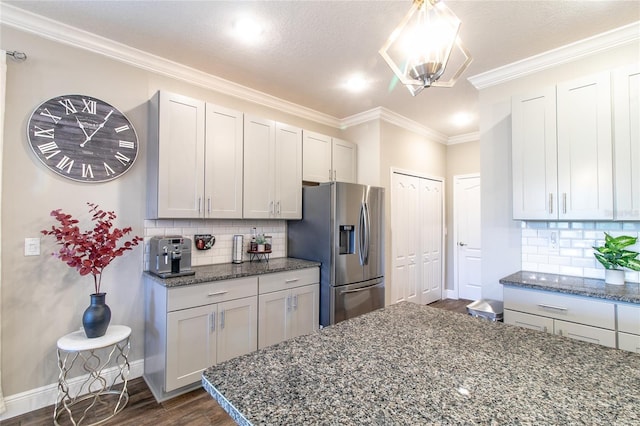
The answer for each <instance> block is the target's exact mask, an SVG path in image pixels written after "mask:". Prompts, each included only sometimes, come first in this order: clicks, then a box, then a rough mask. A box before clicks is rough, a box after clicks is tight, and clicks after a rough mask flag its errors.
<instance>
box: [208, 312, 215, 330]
mask: <svg viewBox="0 0 640 426" xmlns="http://www.w3.org/2000/svg"><path fill="white" fill-rule="evenodd" d="M209 328H210V329H211V333H213V332H214V331H216V313H215V312H211V315H210V316H209Z"/></svg>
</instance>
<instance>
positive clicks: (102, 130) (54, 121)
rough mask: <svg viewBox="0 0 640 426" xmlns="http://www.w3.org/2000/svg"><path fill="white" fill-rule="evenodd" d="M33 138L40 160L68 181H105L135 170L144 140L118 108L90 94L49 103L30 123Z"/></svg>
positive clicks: (60, 98)
mask: <svg viewBox="0 0 640 426" xmlns="http://www.w3.org/2000/svg"><path fill="white" fill-rule="evenodd" d="M27 134H28V137H29V144H30V146H31V149H32V150H33V152H34V153H35V154H36V156H37V157H38V159H40V161H41V162H42V163H43V164H44V165H45V166H47V167H48V168H49V169H51V170H53V171H54V172H55V173H57V174H59V175H60V176H64V177H65V178H68V179H72V180H75V181H79V182H105V181H109V180H112V179H115V178H117V177H119V176H121V175H122V174H123V173H125V172H126V171H127V170H129V169H130V168H131V166H132V165H133V163H134V161H135V159H136V157H137V156H138V136H137V135H136V131H135V129H134V128H133V125H132V124H131V122H130V121H129V120H128V119H127V117H125V116H124V114H123V113H121V112H120V111H119V110H118V109H117V108H115V107H113V106H111V105H109V104H108V103H106V102H104V101H101V100H100V99H96V98H92V97H90V96H84V95H64V96H58V97H56V98H52V99H49V100H48V101H46V102H44V103H42V104H41V105H40V106H38V107H37V108H36V110H35V111H34V112H33V114H31V118H30V119H29V124H28V129H27Z"/></svg>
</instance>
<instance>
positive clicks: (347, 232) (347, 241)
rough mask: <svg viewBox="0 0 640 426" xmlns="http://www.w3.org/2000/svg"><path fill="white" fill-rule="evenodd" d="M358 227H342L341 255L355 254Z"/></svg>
mask: <svg viewBox="0 0 640 426" xmlns="http://www.w3.org/2000/svg"><path fill="white" fill-rule="evenodd" d="M355 228H356V227H355V226H353V225H340V227H339V230H340V232H339V234H340V237H339V238H340V251H339V254H354V253H355V252H356V250H355V241H356V235H355V234H356V233H355V230H356V229H355Z"/></svg>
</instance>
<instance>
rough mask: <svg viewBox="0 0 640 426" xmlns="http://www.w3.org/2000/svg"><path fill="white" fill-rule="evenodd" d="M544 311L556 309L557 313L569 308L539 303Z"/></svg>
mask: <svg viewBox="0 0 640 426" xmlns="http://www.w3.org/2000/svg"><path fill="white" fill-rule="evenodd" d="M538 306H540V307H541V308H542V309H555V310H556V311H563V312H564V311H567V310H568V309H567V308H563V307H561V306H553V305H545V304H544V303H538Z"/></svg>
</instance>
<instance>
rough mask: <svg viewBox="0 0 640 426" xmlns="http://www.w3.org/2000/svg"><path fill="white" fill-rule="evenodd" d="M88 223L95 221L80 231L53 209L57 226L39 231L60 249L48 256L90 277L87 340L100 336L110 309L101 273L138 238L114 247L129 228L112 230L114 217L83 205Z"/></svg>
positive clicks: (85, 321) (84, 321) (84, 319)
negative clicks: (87, 216) (51, 238)
mask: <svg viewBox="0 0 640 426" xmlns="http://www.w3.org/2000/svg"><path fill="white" fill-rule="evenodd" d="M87 205H88V206H89V213H91V214H92V217H91V220H92V221H93V222H95V225H94V227H93V229H89V230H87V231H81V230H80V228H79V227H78V223H79V221H78V220H77V219H74V218H73V216H71V215H70V214H67V213H64V212H63V211H62V210H61V209H57V210H53V211H52V212H51V216H53V217H54V218H55V219H56V220H57V221H58V222H59V225H57V226H52V227H51V229H49V230H47V229H45V230H43V231H41V232H42V233H43V234H44V235H53V236H55V238H56V240H57V243H58V244H59V245H60V246H61V247H60V249H59V250H58V251H57V252H55V253H52V255H54V256H56V257H57V258H59V259H60V260H62V261H63V262H65V263H66V264H67V265H69V266H70V267H72V268H75V269H76V270H77V271H78V273H79V274H80V275H89V274H91V275H93V284H94V290H95V293H93V294H91V295H90V297H91V305H90V306H89V307H88V308H87V310H86V311H85V312H84V314H83V316H82V324H83V326H84V331H85V334H86V335H87V337H89V338H93V337H100V336H103V335H104V334H105V333H106V331H107V327H108V326H109V321H110V320H111V310H110V308H109V306H108V305H107V304H106V303H105V296H106V293H101V292H100V284H101V283H102V272H103V271H104V268H106V267H107V266H108V265H109V264H110V263H111V262H112V261H113V260H114V259H115V258H116V257H118V256H122V254H123V253H124V252H125V251H127V250H131V249H133V247H135V246H137V245H138V244H139V243H140V242H141V241H142V238H141V237H139V236H134V237H133V238H131V239H130V240H128V241H124V242H122V243H121V244H120V245H118V243H119V241H120V239H122V238H124V237H125V236H126V235H127V234H129V233H131V231H132V228H131V227H126V228H122V229H119V228H114V227H113V221H114V219H115V218H116V214H115V213H114V212H113V211H104V210H101V209H100V208H99V206H98V205H97V204H94V203H87Z"/></svg>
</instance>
